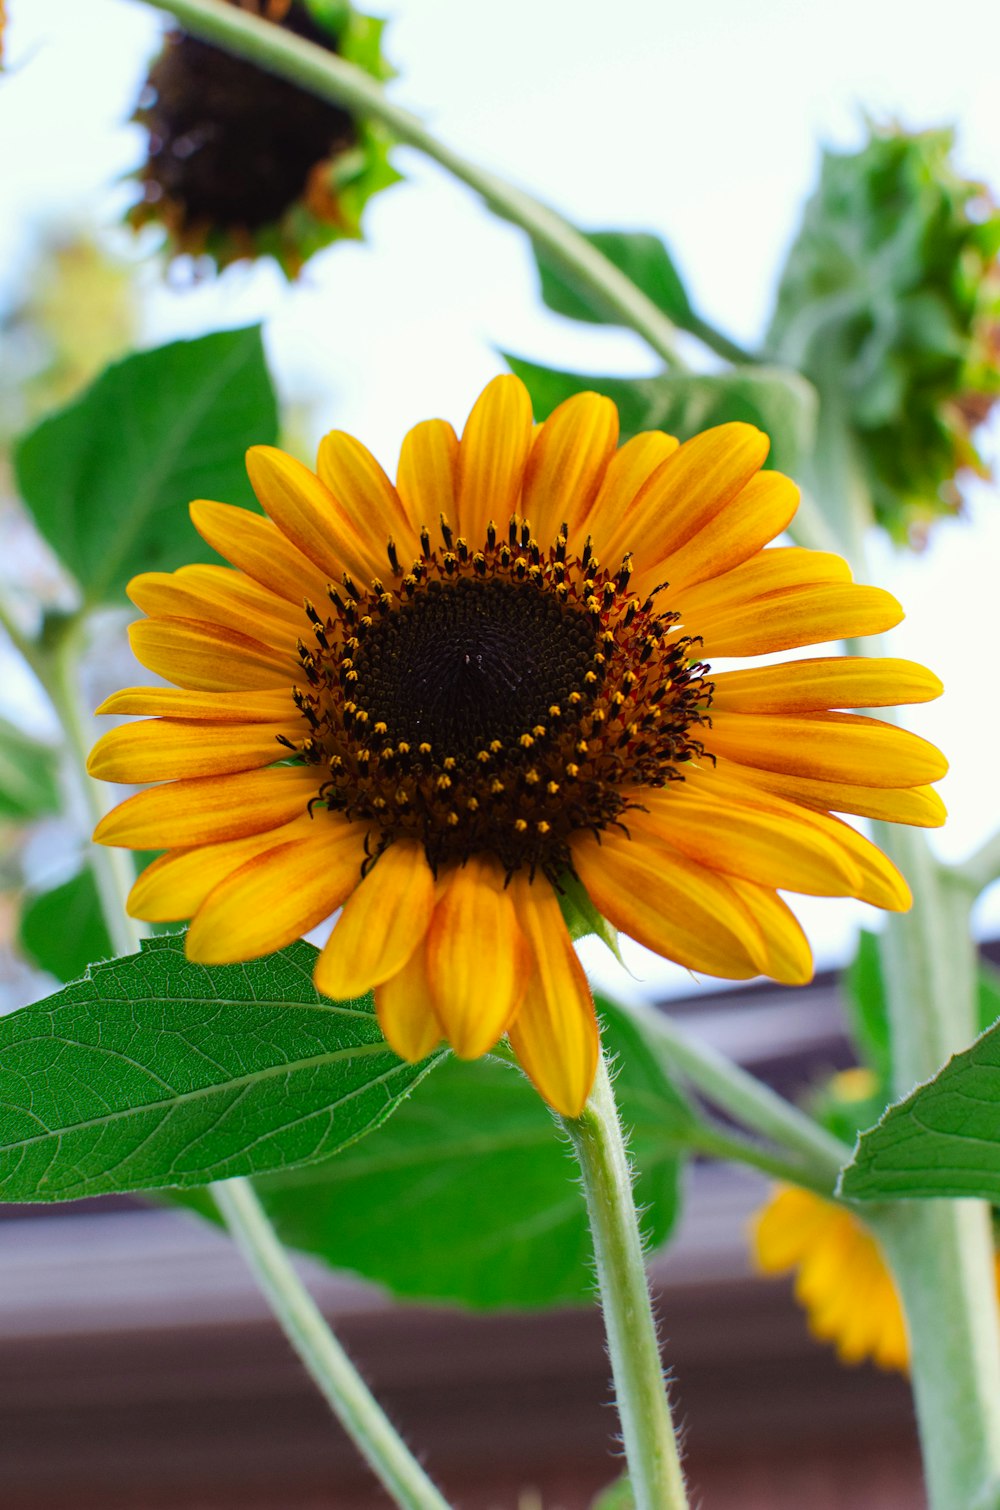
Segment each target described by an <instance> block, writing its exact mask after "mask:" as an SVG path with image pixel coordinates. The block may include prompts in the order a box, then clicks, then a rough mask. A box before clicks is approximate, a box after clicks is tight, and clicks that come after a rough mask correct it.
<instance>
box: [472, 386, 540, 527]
mask: <svg viewBox="0 0 1000 1510" xmlns="http://www.w3.org/2000/svg"><path fill="white" fill-rule="evenodd" d="M531 431H532V425H531V399H530V398H529V397H528V390H527V388H525V386H524V384H523V383H522V382H521V380H520V378H516V377H513V376H511V375H509V374H508V375H505V376H503V377H497V378H494V379H493V381H492V383H489V384H488V385H487V386H486V388H484V389H483V392H482V393H481V394H480V396H479V398H478V399H477V400H476V403H475V405H474V406H473V409H472V413H471V414H470V415H469V418H468V421H467V423H466V426H465V429H464V431H463V432H462V440H461V444H460V446H459V450H458V522H457V532H458V533H460V534H462V535H464V536H465V537H466V539H468V540H469V541H470V542H473V548H474V549H476V548H478V543H479V542H480V541H481V540H484V539H485V538H486V527H487V525H488V524H489V522H490V520H491V519H492V520H494V521H495V522H496V525H497V527H498V528H499V529H501V530H502V529H503V528H504V527H505V525H506V523H507V520H508V518H509V517H510V515H511V514H513V513H516V512H517V511H518V506H519V504H520V499H521V482H522V480H523V477H524V466H525V462H526V461H527V459H528V452H529V450H530V449H531ZM452 522H453V521H452Z"/></svg>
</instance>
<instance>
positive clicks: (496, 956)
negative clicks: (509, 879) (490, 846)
mask: <svg viewBox="0 0 1000 1510" xmlns="http://www.w3.org/2000/svg"><path fill="white" fill-rule="evenodd" d="M505 881H506V874H505V871H504V868H503V866H502V865H501V864H500V863H499V862H498V861H497V860H494V859H493V858H492V857H491V856H489V855H473V856H472V858H471V859H470V860H469V861H468V862H467V863H466V864H465V865H457V866H455V867H454V868H453V869H452V870H450V871H448V872H446V873H445V875H444V876H443V877H442V890H443V894H442V896H441V898H440V900H439V901H438V904H437V906H436V907H435V909H434V917H433V919H432V921H431V926H430V930H429V932H428V934H427V973H428V976H429V979H430V983H431V994H432V997H433V1001H434V1006H435V1009H436V1011H437V1014H438V1018H439V1020H440V1023H441V1027H442V1028H443V1029H444V1036H445V1037H446V1038H447V1039H448V1041H449V1043H450V1044H451V1046H452V1048H453V1049H454V1050H455V1053H456V1054H457V1055H458V1057H459V1058H460V1059H478V1058H479V1057H480V1055H481V1054H485V1053H486V1050H487V1049H489V1048H491V1047H492V1045H493V1044H495V1043H496V1041H497V1039H498V1038H501V1037H502V1036H503V1034H504V1033H505V1032H506V1030H507V1026H508V1024H509V1023H510V1021H511V1018H512V1017H513V1016H514V1013H515V1012H516V1011H517V1008H518V1006H519V1004H520V1001H521V997H522V995H523V993H524V988H525V985H526V984H527V979H528V975H529V973H530V969H531V951H530V949H529V948H528V945H527V943H526V941H525V938H524V935H523V933H522V932H521V929H520V928H519V926H518V922H517V916H516V914H515V911H514V903H513V901H512V899H511V894H510V891H509V889H507V888H506V887H505V884H504V883H505Z"/></svg>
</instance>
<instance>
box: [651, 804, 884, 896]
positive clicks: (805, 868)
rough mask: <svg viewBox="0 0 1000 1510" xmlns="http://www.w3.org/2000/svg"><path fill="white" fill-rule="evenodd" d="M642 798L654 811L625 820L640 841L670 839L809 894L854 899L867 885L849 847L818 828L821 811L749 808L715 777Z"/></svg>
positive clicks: (719, 864)
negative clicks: (715, 783)
mask: <svg viewBox="0 0 1000 1510" xmlns="http://www.w3.org/2000/svg"><path fill="white" fill-rule="evenodd" d="M638 795H639V797H640V800H641V801H642V802H643V804H644V806H645V807H646V808H647V811H646V812H641V811H634V812H629V813H628V815H627V818H626V824H627V827H628V830H629V832H630V833H631V835H632V838H633V840H635V841H636V842H637V843H642V842H643V840H644V839H648V840H649V841H650V842H652V843H653V844H656V843H659V842H663V843H666V844H668V845H672V846H674V847H675V848H676V849H679V850H680V851H681V853H682V854H684V855H687V857H688V859H690V860H696V861H697V862H698V863H699V864H701V865H705V866H707V867H708V868H709V869H710V870H718V871H722V872H723V873H724V874H726V875H730V876H742V878H743V879H744V880H746V881H755V882H757V884H758V885H760V886H768V887H779V886H780V887H781V888H782V889H783V890H785V891H800V892H804V893H805V894H806V895H808V896H819V897H824V896H826V897H845V896H854V895H855V893H856V888H857V887H858V886H860V885H861V876H860V873H859V872H858V870H857V868H856V866H854V865H853V864H852V863H851V861H850V860H849V859H848V857H847V855H846V854H845V852H844V850H843V849H842V847H841V846H840V845H838V844H836V843H834V842H833V840H832V839H825V838H824V837H823V836H822V835H820V834H818V833H817V831H816V826H815V823H813V822H812V821H811V819H812V817H813V816H814V815H806V814H803V815H802V816H801V817H799V816H797V815H796V814H795V813H794V812H790V813H780V814H779V813H776V812H770V813H769V812H765V811H763V810H762V809H760V808H754V807H747V806H745V805H743V804H741V803H739V802H733V801H730V800H727V798H726V797H725V796H724V795H722V794H721V793H720V792H717V791H713V790H712V788H711V786H710V783H709V782H702V783H694V782H672V783H671V784H670V785H669V786H667V787H665V788H664V789H662V790H660V791H650V792H643V793H640V794H638Z"/></svg>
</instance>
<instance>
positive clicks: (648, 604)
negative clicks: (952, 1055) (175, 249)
mask: <svg viewBox="0 0 1000 1510" xmlns="http://www.w3.org/2000/svg"><path fill="white" fill-rule="evenodd" d="M617 442H618V415H617V412H616V410H615V407H614V405H613V404H612V403H611V402H610V400H608V399H606V398H602V397H600V396H598V395H596V394H583V395H580V396H578V397H576V398H573V399H570V400H569V401H568V402H567V403H565V404H564V405H562V406H561V407H560V408H559V409H557V410H556V411H555V412H554V413H553V414H552V415H551V416H550V418H549V419H548V420H547V421H546V422H545V424H544V425H541V426H539V427H535V426H534V425H533V422H532V415H531V407H530V402H529V399H528V394H527V392H526V390H525V388H524V387H523V385H522V384H521V383H520V382H519V381H518V380H517V379H516V378H513V377H502V378H497V379H496V380H495V381H494V382H493V383H491V384H490V386H489V387H488V388H487V389H486V391H485V393H484V394H483V395H482V396H481V397H480V399H479V400H478V402H477V403H476V405H475V406H474V408H473V410H472V413H471V415H470V417H469V420H468V423H467V424H466V426H465V429H464V431H463V433H462V435H461V438H459V437H458V436H457V435H456V434H455V432H454V430H453V429H452V427H451V425H450V424H448V423H446V422H445V421H443V420H430V421H427V422H426V423H424V424H420V425H418V426H417V427H416V428H415V429H414V430H412V431H411V432H410V433H409V435H407V437H406V439H405V440H404V442H403V450H402V455H401V458H400V463H399V470H398V474H397V478H396V482H395V483H393V482H392V481H391V480H390V479H389V477H388V476H387V475H386V474H385V472H384V471H383V470H382V468H381V467H380V466H379V464H378V462H377V461H376V460H375V458H374V457H373V456H372V455H371V454H370V453H369V452H368V451H367V450H366V449H365V447H364V446H362V445H361V444H360V443H359V442H358V441H356V440H354V439H353V438H352V437H350V436H348V435H345V434H343V433H342V432H339V431H334V432H332V433H331V434H330V435H328V436H326V438H325V439H324V440H323V442H322V444H321V446H320V450H319V456H318V460H317V465H316V470H315V472H313V471H310V470H309V469H308V468H307V467H305V466H303V465H302V464H301V463H299V462H297V461H295V460H294V459H293V458H292V457H290V456H287V455H285V454H284V453H283V452H281V451H278V450H275V449H272V448H268V447H259V448H256V449H255V450H253V451H251V453H250V456H249V463H248V465H249V471H250V477H251V481H252V483H253V486H254V489H255V491H256V494H257V497H258V499H259V500H260V502H261V504H262V506H263V509H264V511H265V516H266V517H265V516H261V515H259V514H252V513H248V512H245V511H243V510H240V509H235V508H231V507H229V506H228V505H226V504H224V503H216V502H207V501H200V502H197V503H195V504H193V505H192V518H193V520H194V522H195V525H196V526H197V528H198V530H199V531H200V532H201V533H202V535H203V536H204V538H205V539H206V540H207V541H208V542H209V544H210V545H212V546H214V547H215V549H216V550H218V551H219V552H220V554H222V555H224V556H225V558H226V559H227V561H228V562H230V563H231V566H229V567H224V566H197V567H188V568H183V569H182V570H181V571H179V572H175V573H173V574H167V573H160V572H151V573H147V574H145V575H143V576H140V577H137V578H136V579H135V580H134V581H133V582H132V583H131V585H130V588H129V592H130V595H131V597H132V599H133V601H134V602H135V603H136V604H137V605H138V606H139V608H141V609H142V610H143V611H144V613H145V614H146V617H145V618H144V619H142V620H140V621H139V623H137V624H136V625H134V626H133V629H132V644H133V648H134V650H135V653H136V655H137V656H138V658H139V660H140V661H141V662H142V663H143V664H144V665H145V666H147V667H148V668H149V669H150V670H152V671H154V672H156V673H158V674H160V675H162V676H164V677H166V678H167V679H168V680H169V681H170V682H172V683H174V686H173V687H159V688H134V689H131V690H129V691H126V692H123V693H120V694H117V695H116V696H115V697H113V698H111V699H110V700H109V702H108V703H107V704H105V707H104V711H105V712H109V713H120V714H139V715H143V716H145V721H144V722H141V723H137V724H129V725H123V726H121V727H118V728H116V729H113V730H112V731H111V732H110V733H109V734H106V735H105V736H104V738H103V739H102V740H101V742H100V743H99V744H98V746H97V747H96V748H95V750H94V752H93V755H92V758H91V770H92V771H93V773H94V774H95V775H98V776H102V777H105V778H107V779H109V780H116V781H123V782H130V783H139V782H156V783H160V784H159V785H156V786H153V787H152V788H151V789H150V790H148V791H145V792H141V793H139V794H138V795H136V796H134V797H131V798H129V799H128V800H127V801H126V802H124V803H123V804H122V805H121V806H120V807H118V808H117V809H115V811H114V812H113V813H111V814H110V815H109V816H108V817H107V818H106V819H105V820H104V821H103V822H102V823H101V825H100V827H99V829H98V831H97V835H96V837H97V838H98V839H99V840H100V841H101V842H103V843H109V844H123V845H126V846H131V847H136V848H158V849H165V850H166V851H167V853H166V854H165V855H164V856H163V857H162V858H161V859H160V860H158V861H156V862H155V863H154V864H153V865H152V866H151V867H150V868H149V869H148V870H146V871H145V872H144V873H143V876H142V877H141V879H140V880H139V882H138V883H137V885H136V888H135V890H134V892H133V894H132V899H131V907H132V909H133V911H134V912H135V913H136V915H137V916H140V917H145V918H149V919H156V920H162V921H174V920H180V919H184V918H191V919H192V924H191V927H190V929H189V931H188V934H187V949H188V952H189V954H190V955H191V957H192V958H195V959H198V960H201V961H203V962H205V963H222V962H225V961H232V960H240V959H249V958H252V957H254V956H255V955H260V954H266V953H269V952H270V951H272V950H274V949H278V948H280V947H282V946H283V945H285V944H287V943H288V942H290V941H291V940H292V939H294V938H297V937H299V936H300V935H301V934H302V933H303V932H306V931H307V930H309V929H311V928H313V927H315V926H316V925H317V924H318V923H320V922H321V921H322V920H323V919H325V918H326V917H328V916H329V915H330V914H331V913H333V912H334V911H335V910H336V909H337V908H339V907H341V906H343V913H342V915H341V917H340V921H339V922H338V923H337V925H336V927H335V929H334V931H333V933H332V935H331V937H330V941H329V942H328V943H327V944H326V946H325V947H324V949H323V951H322V953H321V954H320V957H319V961H318V964H317V973H316V981H317V985H318V986H319V988H320V989H321V990H322V991H324V992H326V993H327V994H328V995H331V996H335V997H340V998H344V997H350V996H354V995H358V994H361V993H362V992H365V991H367V990H370V989H372V988H374V990H375V997H376V1005H377V1008H378V1012H379V1017H380V1020H381V1022H382V1026H383V1029H384V1031H385V1034H386V1037H387V1038H388V1039H389V1041H390V1042H391V1043H392V1045H393V1046H394V1047H395V1048H396V1049H397V1050H398V1051H399V1052H400V1053H401V1054H403V1055H405V1056H407V1057H409V1058H420V1057H421V1056H423V1055H424V1054H426V1053H428V1052H429V1050H430V1049H431V1048H432V1047H433V1046H434V1044H435V1043H436V1042H437V1041H438V1039H439V1038H440V1037H444V1038H446V1039H448V1041H449V1042H450V1043H451V1045H452V1047H453V1048H454V1049H455V1051H456V1052H457V1053H458V1054H460V1055H463V1056H466V1057H475V1056H477V1055H479V1054H482V1053H484V1052H485V1051H486V1050H488V1049H489V1048H490V1047H491V1046H492V1045H493V1044H494V1043H495V1042H496V1041H497V1039H498V1038H499V1037H500V1036H501V1035H502V1034H503V1033H505V1032H506V1033H508V1034H509V1035H510V1038H511V1041H512V1043H513V1044H514V1046H515V1048H516V1050H517V1053H518V1055H519V1056H520V1058H521V1061H522V1063H523V1064H524V1066H525V1068H526V1069H527V1070H528V1073H529V1074H530V1075H531V1076H532V1078H533V1079H534V1080H535V1082H536V1083H537V1084H538V1086H539V1088H540V1089H541V1090H542V1093H543V1094H544V1095H545V1096H546V1097H547V1098H548V1099H549V1101H550V1102H551V1103H552V1104H553V1105H554V1106H556V1107H557V1108H558V1109H559V1110H561V1111H564V1112H567V1113H569V1114H572V1115H575V1114H577V1113H578V1112H579V1111H580V1109H581V1107H582V1105H583V1102H584V1100H585V1098H586V1095H587V1093H588V1091H589V1089H590V1085H591V1082H592V1079H593V1074H594V1068H595V1064H596V1055H597V1026H596V1021H595V1017H594V1008H593V1002H592V1000H591V996H590V991H589V988H588V986H587V982H586V979H585V977H584V975H583V972H582V970H581V968H580V965H579V962H578V961H577V958H576V955H575V953H574V951H573V947H572V943H571V939H570V936H569V932H568V931H567V926H566V924H565V923H564V921H563V917H562V912H561V909H560V896H561V895H562V893H563V891H564V889H565V888H566V887H567V884H568V883H569V882H570V881H571V882H572V885H573V888H574V890H575V894H576V895H577V896H579V894H580V893H579V888H580V887H582V888H584V890H585V891H586V893H587V894H589V898H590V901H591V902H592V904H593V906H594V908H596V911H597V913H599V914H602V915H603V916H604V917H606V918H607V919H608V920H609V921H610V922H611V923H612V924H613V925H614V926H615V927H618V928H621V929H622V930H623V931H624V932H626V933H628V934H630V935H632V936H633V937H635V938H637V939H639V940H640V941H641V942H642V943H644V944H646V945H648V946H649V947H651V948H653V949H655V950H657V951H658V952H659V953H661V954H664V955H666V956H667V957H669V958H671V959H674V960H677V961H679V962H680V963H681V964H683V965H685V966H687V967H688V968H689V969H691V970H696V971H704V972H705V973H707V974H710V975H718V976H723V977H727V978H731V979H746V978H748V977H750V976H753V975H757V974H760V973H764V974H768V975H771V976H773V977H774V978H775V979H778V980H782V981H786V982H790V983H791V982H801V981H803V980H805V979H807V978H808V977H809V975H810V973H811V968H812V961H811V957H810V952H809V947H808V944H807V943H806V940H805V938H804V936H803V934H802V931H801V929H800V928H799V926H798V924H797V922H796V920H795V918H794V916H793V915H792V913H791V911H790V909H789V908H788V906H787V904H786V903H785V902H784V901H783V900H782V899H781V898H780V897H779V896H778V889H779V888H782V889H788V890H793V891H795V890H798V891H802V892H807V893H811V894H818V895H833V896H857V897H860V898H862V899H864V900H866V901H869V902H872V903H874V904H875V905H877V906H882V907H888V908H893V909H900V908H905V907H907V906H908V905H909V892H908V890H907V887H906V883H905V881H904V880H903V879H902V877H901V876H900V875H899V874H898V872H897V871H896V870H895V869H894V868H893V867H892V865H891V864H890V863H889V862H888V861H887V860H886V859H885V857H884V856H883V855H882V854H881V853H880V852H879V851H878V850H877V849H876V848H875V847H874V846H873V845H872V844H870V843H869V842H868V841H867V840H866V839H864V838H862V836H861V835H860V834H859V833H858V832H857V831H856V830H855V829H854V828H852V827H851V826H849V825H848V824H847V823H845V822H843V821H842V820H841V819H840V818H839V817H835V816H833V814H834V813H858V814H862V815H864V816H869V817H880V818H885V819H889V820H892V819H896V820H898V821H901V822H908V823H918V824H931V825H933V824H936V823H939V822H941V820H942V815H943V809H942V808H941V805H940V802H939V801H938V799H937V797H936V796H935V794H934V793H933V792H932V791H931V790H930V788H929V787H928V785H927V783H928V782H930V781H933V780H935V779H936V778H937V776H939V775H941V774H942V773H943V770H944V762H943V760H942V759H941V756H940V755H939V754H938V752H937V751H936V750H934V749H933V747H932V746H930V745H928V744H926V743H925V742H924V741H923V740H920V739H917V738H915V736H913V735H909V734H906V733H904V732H903V731H901V730H899V729H898V728H896V727H894V726H892V725H889V724H884V723H881V722H880V721H878V720H876V719H872V718H869V717H859V716H857V715H855V714H853V713H850V712H845V711H843V710H844V709H845V708H854V707H872V706H878V705H880V704H886V703H894V702H899V701H904V700H906V701H921V700H923V699H925V698H927V697H934V696H936V695H937V692H938V691H939V688H940V684H939V683H938V681H937V679H936V677H934V676H933V675H932V674H931V673H930V672H928V671H925V670H924V669H923V668H922V667H919V666H914V665H912V664H911V663H909V662H904V661H895V660H882V661H879V660H858V659H855V658H851V657H820V658H815V659H803V660H796V661H791V662H783V663H781V664H778V665H775V666H766V665H764V666H762V665H760V664H759V661H758V659H757V658H758V657H759V656H761V655H763V654H765V653H767V652H768V651H772V650H784V649H787V648H789V647H791V646H798V645H808V644H816V643H821V642H825V641H828V640H831V639H838V638H846V637H848V636H853V635H862V634H875V633H878V632H879V631H881V630H883V629H886V628H888V627H890V626H891V625H892V624H895V623H896V622H897V621H898V619H899V618H900V609H899V605H898V604H897V603H896V602H895V600H894V599H893V598H891V597H890V596H889V595H888V594H887V593H884V592H881V591H880V590H879V589H877V588H871V587H863V586H858V585H856V584H854V583H853V582H852V581H851V578H850V572H849V570H848V568H847V566H846V564H845V563H844V562H843V561H842V560H840V558H839V557H835V556H828V555H822V554H817V553H812V552H809V551H804V550H796V549H783V548H778V549H766V548H765V547H766V546H767V542H769V541H770V540H772V539H773V538H774V537H775V536H776V535H777V534H779V533H780V532H781V531H782V530H783V529H784V528H785V526H786V525H787V524H788V521H789V520H790V518H791V517H792V514H793V513H794V510H795V506H796V501H797V492H796V489H795V487H794V485H793V484H792V483H790V482H789V481H788V479H787V478H785V477H782V476H781V475H780V474H778V473H772V472H766V471H762V470H761V467H762V463H763V461H764V459H765V456H766V452H767V439H766V437H765V436H763V435H762V434H761V433H760V432H759V431H757V430H755V429H753V427H752V426H749V425H743V424H732V425H725V426H722V427H720V428H718V429H716V430H711V431H707V432H705V433H704V434H703V435H700V436H696V437H695V438H694V439H693V440H690V441H688V442H687V443H686V444H685V445H683V446H679V445H678V443H677V441H676V440H674V439H673V438H671V437H670V436H667V435H663V434H660V433H659V432H649V433H646V434H642V435H639V436H636V437H634V438H633V439H632V440H630V441H629V442H628V443H627V444H626V445H623V446H621V447H619V446H618V443H617ZM720 657H726V658H730V657H733V658H736V659H737V660H739V659H741V658H743V657H749V658H751V664H750V665H749V666H747V667H745V668H742V669H731V670H718V669H716V668H717V665H718V661H719V658H720Z"/></svg>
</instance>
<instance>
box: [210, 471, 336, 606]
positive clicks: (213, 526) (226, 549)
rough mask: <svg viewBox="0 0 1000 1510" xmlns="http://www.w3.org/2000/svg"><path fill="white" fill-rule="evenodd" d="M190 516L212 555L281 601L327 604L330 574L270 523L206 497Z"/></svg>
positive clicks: (243, 510) (267, 520) (297, 604)
mask: <svg viewBox="0 0 1000 1510" xmlns="http://www.w3.org/2000/svg"><path fill="white" fill-rule="evenodd" d="M190 513H191V522H192V524H193V525H194V527H195V529H196V530H197V531H198V533H199V535H200V536H201V537H202V539H203V540H205V541H207V543H208V544H209V545H210V546H211V547H212V549H213V550H217V551H218V552H219V555H220V556H224V557H225V558H226V560H227V561H231V562H232V563H233V565H234V566H238V567H239V569H240V571H243V572H246V574H247V576H248V577H252V578H253V580H254V581H255V582H259V583H260V584H261V585H262V586H263V587H266V588H269V589H270V591H271V592H273V593H276V594H277V596H278V597H280V598H284V599H286V600H287V601H288V602H289V603H294V604H295V606H296V607H297V608H301V607H302V600H303V598H310V599H311V600H312V601H313V602H314V603H322V602H324V601H325V593H326V583H327V577H328V574H327V573H325V572H321V571H320V570H319V569H318V567H317V566H316V564H315V562H313V561H310V560H309V559H308V557H306V556H304V555H303V554H302V552H301V551H300V550H297V549H296V547H295V546H294V545H293V544H292V542H291V541H290V540H288V539H286V537H285V536H284V535H283V534H282V533H281V531H280V530H279V529H278V528H277V526H276V525H274V524H272V523H271V521H270V519H263V518H261V516H260V515H259V514H251V513H250V512H249V511H248V510H247V509H237V508H234V507H233V505H232V504H229V503H212V502H210V501H209V500H208V499H206V498H200V499H198V500H197V501H196V502H195V503H192V504H191V507H190ZM338 580H339V579H338Z"/></svg>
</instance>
